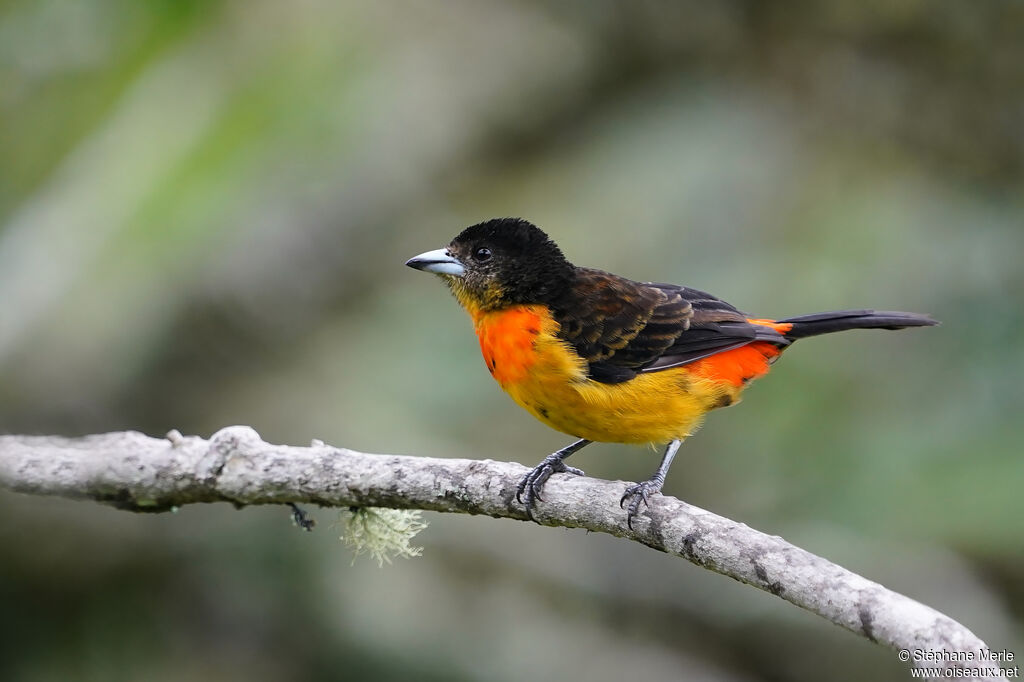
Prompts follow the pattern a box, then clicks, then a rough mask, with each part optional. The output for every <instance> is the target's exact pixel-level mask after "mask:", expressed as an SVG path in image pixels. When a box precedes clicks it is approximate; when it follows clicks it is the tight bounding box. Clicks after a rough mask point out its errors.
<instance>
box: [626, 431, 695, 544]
mask: <svg viewBox="0 0 1024 682" xmlns="http://www.w3.org/2000/svg"><path fill="white" fill-rule="evenodd" d="M682 443H683V441H681V440H674V441H672V442H671V443H669V444H668V447H666V448H665V454H664V455H663V456H662V458H661V464H660V465H658V470H657V471H655V472H654V475H653V476H651V477H650V478H649V479H647V480H646V481H643V482H642V483H637V484H636V485H631V486H629V487H628V488H626V492H625V494H624V495H623V496H622V499H621V500H619V506H620V507H623V506H624V505H625V504H626V500H628V499H630V498H633V499H632V500H631V501H630V503H629V508H628V510H627V512H626V525H627V526H629V529H630V530H632V529H633V517H634V516H636V514H637V512H638V511H640V503H641V502H643V503H644V504H645V505H647V506H650V505H649V504H648V502H647V498H649V497H650V496H651V495H653V494H654V493H660V492H661V486H663V485H665V476H667V475H668V468H669V467H670V466H672V460H673V459H674V458H675V456H676V452H678V451H679V446H680V445H682Z"/></svg>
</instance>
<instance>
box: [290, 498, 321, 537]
mask: <svg viewBox="0 0 1024 682" xmlns="http://www.w3.org/2000/svg"><path fill="white" fill-rule="evenodd" d="M288 506H289V507H291V508H292V521H293V522H294V523H295V525H296V526H298V527H299V528H301V529H302V530H304V531H306V532H307V533H308V532H310V531H312V530H313V526H315V525H316V521H315V520H314V519H313V517H312V516H310V515H309V513H308V512H306V510H305V509H303V508H302V507H300V506H299V505H297V504H295V503H294V502H289V503H288Z"/></svg>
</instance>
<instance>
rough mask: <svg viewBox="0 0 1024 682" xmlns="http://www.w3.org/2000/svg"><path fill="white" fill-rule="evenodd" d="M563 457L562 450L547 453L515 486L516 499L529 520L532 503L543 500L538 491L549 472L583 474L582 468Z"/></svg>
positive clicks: (531, 512) (531, 518) (549, 476)
mask: <svg viewBox="0 0 1024 682" xmlns="http://www.w3.org/2000/svg"><path fill="white" fill-rule="evenodd" d="M563 457H564V455H563V452H562V451H559V452H555V453H553V454H550V455H548V456H547V457H545V458H544V460H543V461H542V462H541V463H540V464H538V465H537V466H535V467H533V469H531V470H530V473H528V474H526V475H525V476H523V478H522V480H521V481H519V485H518V486H516V500H517V501H519V502H521V503H522V504H523V506H524V507H526V516H527V517H528V518H529V519H530V520H531V521H532V520H533V504H534V502H536V501H537V500H540V501H541V502H543V501H544V498H542V497H541V496H540V491H541V489H542V488H543V487H544V483H545V482H547V480H548V479H549V478H551V474H572V475H573V476H582V475H583V470H582V469H577V468H576V467H571V466H569V465H568V464H566V463H565V462H564V461H563Z"/></svg>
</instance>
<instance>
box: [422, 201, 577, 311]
mask: <svg viewBox="0 0 1024 682" xmlns="http://www.w3.org/2000/svg"><path fill="white" fill-rule="evenodd" d="M406 264H407V265H409V266H410V267H414V268H417V269H419V270H425V271H427V272H434V273H437V274H439V275H442V276H443V277H444V278H445V280H447V281H448V283H449V285H451V287H452V290H453V291H454V292H455V295H456V296H457V297H458V298H459V299H460V302H462V303H463V305H467V304H472V305H475V306H477V307H479V308H482V309H494V308H501V307H505V306H509V305H516V304H530V303H548V302H550V301H552V300H554V299H555V298H556V297H557V296H558V295H559V294H560V293H561V292H563V291H564V290H565V288H566V287H567V286H568V285H569V284H570V282H571V281H572V276H573V266H572V264H571V263H569V261H567V260H566V259H565V256H563V255H562V251H561V250H560V249H559V248H558V246H557V245H556V244H555V243H554V242H553V241H551V239H549V238H548V236H547V235H546V234H544V232H543V231H542V230H541V229H540V228H539V227H537V226H536V225H534V224H533V223H530V222H528V221H526V220H522V219H520V218H495V219H494V220H488V221H486V222H483V223H478V224H476V225H473V226H471V227H467V228H466V229H465V230H463V231H462V232H461V233H460V234H459V235H458V236H457V237H455V239H453V240H452V242H451V243H450V244H449V245H448V246H447V248H445V249H439V250H437V251H431V252H428V253H424V254H421V255H420V256H417V257H416V258H413V259H412V260H410V261H409V262H408V263H406ZM467 307H468V305H467Z"/></svg>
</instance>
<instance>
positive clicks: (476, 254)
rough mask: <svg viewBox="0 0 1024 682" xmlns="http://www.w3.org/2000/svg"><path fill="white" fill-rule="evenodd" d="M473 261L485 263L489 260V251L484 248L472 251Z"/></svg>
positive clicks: (480, 247)
mask: <svg viewBox="0 0 1024 682" xmlns="http://www.w3.org/2000/svg"><path fill="white" fill-rule="evenodd" d="M473 260H475V261H478V262H480V263H486V262H487V261H489V260H491V250H490V249H488V248H487V247H486V246H479V247H477V248H476V250H475V251H473Z"/></svg>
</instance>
